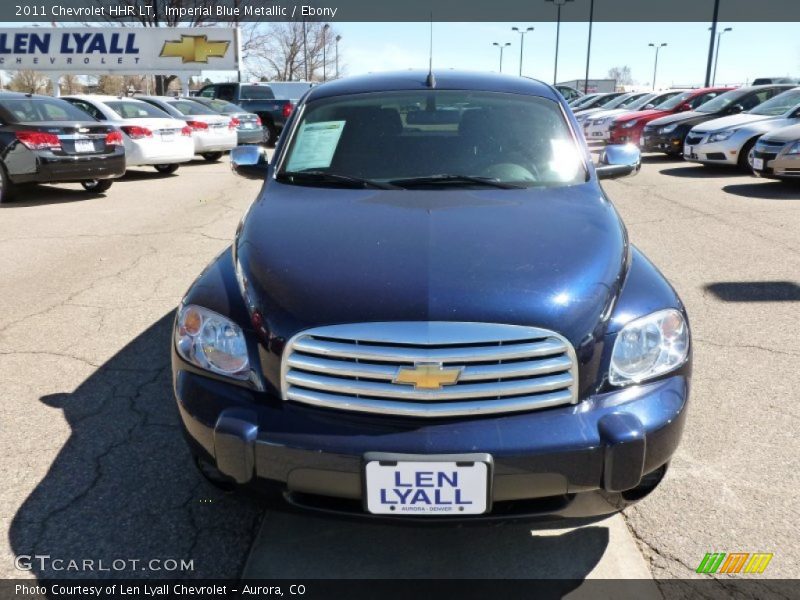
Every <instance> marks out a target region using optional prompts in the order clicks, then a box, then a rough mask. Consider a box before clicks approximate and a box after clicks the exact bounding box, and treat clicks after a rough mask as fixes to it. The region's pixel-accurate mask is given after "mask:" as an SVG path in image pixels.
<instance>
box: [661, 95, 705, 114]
mask: <svg viewBox="0 0 800 600" xmlns="http://www.w3.org/2000/svg"><path fill="white" fill-rule="evenodd" d="M696 93H697V92H683V93H682V94H678V95H677V96H673V97H672V98H670V99H669V100H667V101H665V102H662V103H661V104H657V105H656V106H655V109H656V110H673V109H675V108H677V107H678V106H680V105H681V104H682V103H684V102H686V101H687V100H688V99H689V98H691V97H692V96H693V95H694V94H696Z"/></svg>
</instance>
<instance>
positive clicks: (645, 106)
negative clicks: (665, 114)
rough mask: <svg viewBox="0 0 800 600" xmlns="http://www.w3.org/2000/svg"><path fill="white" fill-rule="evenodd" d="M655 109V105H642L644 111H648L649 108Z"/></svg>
mask: <svg viewBox="0 0 800 600" xmlns="http://www.w3.org/2000/svg"><path fill="white" fill-rule="evenodd" d="M655 107H656V105H655V104H653V103H652V102H651V103H650V104H645V105H644V110H650V109H651V108H655Z"/></svg>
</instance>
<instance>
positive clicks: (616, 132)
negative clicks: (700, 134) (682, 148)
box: [608, 87, 734, 146]
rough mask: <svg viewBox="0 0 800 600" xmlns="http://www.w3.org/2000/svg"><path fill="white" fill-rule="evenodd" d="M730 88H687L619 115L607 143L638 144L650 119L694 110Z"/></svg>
mask: <svg viewBox="0 0 800 600" xmlns="http://www.w3.org/2000/svg"><path fill="white" fill-rule="evenodd" d="M732 89H734V88H730V87H710V88H700V89H697V90H689V91H687V92H683V93H682V94H678V95H677V96H673V97H672V98H670V99H669V100H667V101H666V102H662V103H661V104H659V105H658V106H656V107H655V108H652V109H650V110H642V111H639V112H635V113H627V114H624V115H620V116H619V117H617V118H616V119H614V121H613V122H612V123H611V127H610V129H609V138H608V143H609V144H625V143H628V142H630V143H633V144H636V145H637V146H638V145H639V140H640V138H641V136H642V129H644V126H645V125H647V123H649V122H650V121H653V120H655V119H658V118H660V117H664V116H666V115H670V114H673V113H678V112H683V111H686V110H694V109H695V108H697V107H698V106H700V105H701V104H703V103H704V102H708V101H709V100H711V99H712V98H715V97H717V96H719V95H720V94H722V93H724V92H727V91H729V90H732Z"/></svg>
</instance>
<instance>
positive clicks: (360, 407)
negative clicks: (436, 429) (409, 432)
mask: <svg viewBox="0 0 800 600" xmlns="http://www.w3.org/2000/svg"><path fill="white" fill-rule="evenodd" d="M287 397H288V399H289V400H294V401H296V402H302V403H303V404H310V405H313V406H318V407H320V408H333V409H337V410H352V411H357V412H365V413H372V414H378V415H400V416H405V417H470V416H475V415H489V414H502V413H511V412H520V411H526V410H535V409H539V408H546V407H549V406H559V405H563V404H570V402H571V399H572V393H571V392H570V391H569V390H561V391H558V392H551V393H548V394H541V395H538V396H520V397H516V398H505V399H503V400H497V401H494V402H487V401H485V400H474V401H464V402H441V403H437V404H425V405H423V406H420V405H419V404H418V403H415V402H385V401H382V400H368V399H364V398H355V397H351V396H348V397H342V396H337V395H335V394H326V393H324V392H317V391H312V390H298V389H296V388H289V390H288V393H287Z"/></svg>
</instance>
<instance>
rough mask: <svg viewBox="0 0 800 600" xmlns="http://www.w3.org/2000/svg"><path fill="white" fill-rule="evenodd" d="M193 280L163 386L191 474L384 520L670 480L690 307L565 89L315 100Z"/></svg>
mask: <svg viewBox="0 0 800 600" xmlns="http://www.w3.org/2000/svg"><path fill="white" fill-rule="evenodd" d="M231 162H232V166H233V168H234V170H235V171H236V172H237V173H239V174H240V175H243V176H245V177H251V178H259V179H262V180H263V181H264V184H263V187H262V188H261V191H260V193H259V195H258V197H257V198H256V200H255V201H254V202H253V204H252V205H251V206H250V208H249V209H248V211H247V213H246V214H245V216H244V218H243V219H242V221H241V224H240V226H239V228H238V230H237V232H236V239H235V242H234V243H233V245H232V247H231V248H229V249H228V250H226V251H225V252H223V253H222V254H221V255H220V256H218V257H217V258H216V259H215V260H214V261H213V262H212V263H211V264H210V265H209V266H208V268H207V269H206V270H205V271H204V272H203V273H202V274H201V275H200V277H199V278H198V279H197V281H196V282H195V283H194V284H193V285H192V287H191V289H190V290H189V291H188V293H187V294H186V296H185V297H184V299H183V301H182V302H181V304H180V306H179V307H178V311H177V316H176V320H175V329H174V338H173V340H172V363H173V376H174V388H175V395H176V399H177V403H178V408H179V410H180V414H181V417H182V421H183V425H184V429H185V433H186V438H187V440H188V442H189V446H190V448H191V451H192V453H193V455H194V458H195V461H196V463H197V465H198V467H199V468H200V471H201V473H203V474H204V475H205V476H206V477H207V478H208V479H209V480H210V481H212V482H213V483H215V484H217V485H219V486H226V487H237V486H250V487H256V488H259V489H261V490H262V491H263V492H264V493H265V495H266V497H268V498H270V499H271V500H273V501H274V502H275V504H276V505H279V506H283V507H302V508H307V509H314V510H319V511H327V512H330V513H340V514H348V515H364V516H373V517H375V516H377V517H382V518H391V519H398V520H402V519H411V520H413V519H418V520H427V521H429V522H430V521H432V520H437V519H445V520H446V519H480V518H501V519H508V518H517V517H525V518H532V517H533V518H542V519H553V518H574V517H597V516H600V515H606V514H609V513H612V512H615V511H618V510H621V509H623V508H625V507H626V506H628V505H630V504H631V503H633V502H635V501H637V500H639V499H641V498H643V497H644V496H645V495H647V494H648V493H650V492H651V491H652V490H653V489H654V488H655V487H656V486H657V485H658V483H659V482H660V481H661V479H662V478H663V476H664V474H665V472H666V469H667V466H668V464H669V461H670V457H671V456H672V454H673V453H674V452H675V449H676V447H677V445H678V443H679V440H680V437H681V432H682V429H683V425H684V420H685V415H686V406H687V400H688V393H689V379H690V371H691V362H690V335H689V327H688V321H687V317H686V313H685V310H684V307H683V305H682V303H681V301H680V299H679V298H678V296H677V295H676V293H675V291H674V290H673V289H672V287H671V286H670V284H669V283H668V282H667V281H666V280H665V278H664V277H663V276H662V275H661V274H660V273H659V271H658V270H657V269H656V268H655V267H654V266H653V265H652V264H651V263H650V262H649V261H648V260H647V258H645V256H643V255H642V254H641V252H639V251H638V250H637V249H636V248H635V247H633V246H632V245H631V243H630V241H629V240H628V236H627V234H626V230H625V226H624V224H623V223H622V221H621V219H620V217H619V215H618V214H617V211H616V210H615V209H614V206H613V204H612V203H611V202H610V201H609V199H608V198H607V196H606V195H605V193H604V192H603V190H602V188H601V187H600V185H599V183H598V180H599V179H604V178H610V177H619V176H624V175H631V174H634V173H636V172H637V171H638V170H639V165H640V162H639V154H638V150H636V149H635V148H633V147H630V146H609V147H607V148H606V149H605V150H604V152H603V153H602V154H601V156H600V158H599V162H598V164H597V165H594V164H592V161H591V157H590V154H589V152H588V151H587V148H586V146H585V144H584V142H583V140H582V137H581V134H580V130H579V128H578V126H577V123H576V122H575V120H574V118H573V116H572V113H571V112H570V109H569V108H568V107H567V105H566V103H565V102H564V100H563V98H562V97H561V96H560V95H559V94H558V92H556V91H555V90H554V89H553V88H552V87H550V86H548V85H546V84H543V83H541V82H538V81H533V80H529V79H525V78H518V77H509V76H503V75H491V74H477V73H459V72H454V71H447V72H442V73H425V72H422V73H420V72H403V73H395V74H382V75H368V76H364V77H355V78H351V79H343V80H338V81H335V82H331V83H327V84H325V85H321V86H319V87H315V88H313V89H311V90H310V91H309V92H308V93H307V94H306V95H305V97H304V98H303V99H302V101H301V102H300V103H299V105H298V106H297V109H296V110H295V112H294V114H293V116H292V118H291V120H290V121H289V123H288V124H287V126H286V128H285V130H284V132H283V135H282V136H281V140H280V142H279V144H278V146H277V148H276V150H275V154H274V156H273V157H272V159H271V160H269V161H268V160H267V158H266V156H265V155H264V154H263V152H262V150H260V149H258V148H255V147H241V148H237V149H235V150H234V151H233V153H232V157H231Z"/></svg>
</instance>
